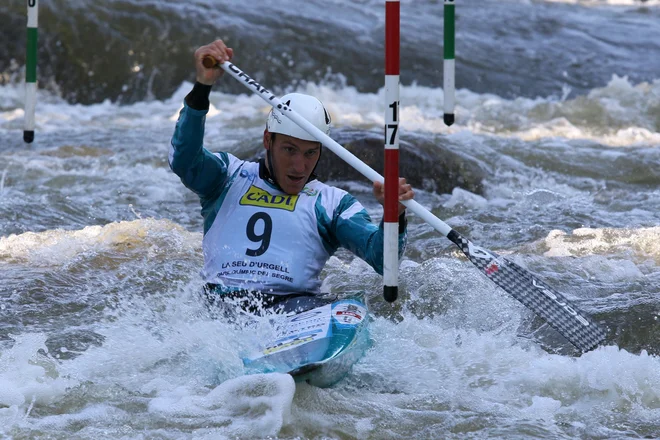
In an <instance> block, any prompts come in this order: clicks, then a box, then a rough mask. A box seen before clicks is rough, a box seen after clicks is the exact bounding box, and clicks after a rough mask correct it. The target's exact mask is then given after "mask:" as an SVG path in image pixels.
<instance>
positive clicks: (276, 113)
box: [267, 93, 330, 141]
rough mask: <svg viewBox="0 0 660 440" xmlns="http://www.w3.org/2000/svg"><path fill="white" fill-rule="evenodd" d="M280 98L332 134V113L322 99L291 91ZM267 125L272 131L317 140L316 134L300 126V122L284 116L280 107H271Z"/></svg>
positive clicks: (325, 131)
mask: <svg viewBox="0 0 660 440" xmlns="http://www.w3.org/2000/svg"><path fill="white" fill-rule="evenodd" d="M280 100H281V101H282V103H283V104H286V105H287V106H289V107H291V109H292V110H293V111H295V112H296V113H298V114H299V115H300V116H302V117H303V118H305V119H307V120H308V121H309V122H311V123H312V124H313V125H314V126H315V127H316V128H318V129H319V130H321V131H322V132H323V133H325V134H327V135H329V134H330V114H328V112H327V110H326V109H325V107H323V104H322V103H321V101H319V100H318V99H316V98H315V97H313V96H309V95H303V94H302V93H289V94H286V95H284V96H282V98H280ZM267 127H268V131H269V132H270V133H281V134H286V135H288V136H291V137H294V138H298V139H304V140H306V141H316V140H317V139H316V138H315V137H314V136H312V135H311V134H309V133H307V132H306V131H305V130H303V129H302V128H301V127H299V126H298V124H296V123H295V122H293V121H292V120H291V119H289V118H288V117H286V116H284V114H283V113H282V111H281V110H279V109H275V108H273V109H271V111H270V113H269V114H268V123H267Z"/></svg>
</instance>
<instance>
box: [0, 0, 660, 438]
mask: <svg viewBox="0 0 660 440" xmlns="http://www.w3.org/2000/svg"><path fill="white" fill-rule="evenodd" d="M12 3H13V4H11V5H9V6H7V5H2V6H0V22H2V23H3V25H2V26H1V27H2V29H0V37H2V39H3V41H15V42H18V44H13V43H12V44H6V45H2V48H0V438H3V439H4V438H7V439H36V438H49V439H224V438H227V439H233V438H244V439H254V438H281V439H294V438H305V439H307V438H310V439H363V438H368V439H409V438H415V439H428V438H457V439H459V438H460V439H462V438H475V439H477V438H478V439H482V438H506V439H527V438H542V439H570V438H588V439H636V438H658V437H660V358H659V357H658V356H660V133H658V132H659V131H660V3H658V2H657V1H655V0H650V1H647V2H635V1H632V0H611V1H609V2H606V1H596V0H594V1H567V2H559V1H556V2H541V1H523V0H510V1H495V0H486V1H466V2H464V1H460V2H457V29H458V33H457V45H456V46H457V49H456V50H457V62H456V63H457V68H456V74H457V78H456V83H457V92H456V102H457V106H456V123H455V124H454V125H453V126H451V127H446V126H445V125H444V124H443V122H442V119H443V98H444V95H443V90H442V2H438V1H423V0H420V1H412V0H410V1H404V2H403V3H402V6H401V8H402V9H401V10H402V52H401V53H402V58H401V63H402V68H401V75H402V76H401V81H402V87H401V129H402V132H401V139H402V142H403V141H406V142H408V143H409V144H410V145H411V148H414V147H415V145H417V144H420V143H425V144H427V145H434V146H436V147H437V153H436V158H437V160H438V161H441V160H442V159H443V157H444V156H445V155H446V154H449V153H451V154H454V155H456V156H458V157H460V158H461V161H462V163H464V164H470V165H471V166H473V167H476V168H478V169H479V170H481V172H482V173H483V178H482V179H480V182H478V183H479V185H477V186H478V187H479V189H478V190H477V189H475V188H476V187H477V186H470V187H469V188H470V189H472V190H471V191H470V190H468V189H466V188H468V186H463V188H461V187H460V185H459V186H458V187H456V188H454V189H451V190H448V191H438V192H434V191H432V190H431V189H432V186H426V187H425V188H419V189H418V191H417V200H418V201H419V202H420V203H421V204H422V205H423V206H425V207H426V208H428V209H430V210H431V211H432V212H433V213H434V214H435V215H436V216H438V217H439V218H440V219H442V220H444V221H445V222H447V223H448V224H450V225H451V226H452V227H453V228H455V229H456V230H457V231H459V232H460V233H461V234H464V235H465V236H467V237H469V238H470V239H472V240H473V241H474V242H475V243H476V244H479V245H481V246H484V247H486V248H488V249H491V250H493V251H495V252H498V253H500V254H502V255H506V256H507V257H509V258H511V259H513V260H514V261H516V262H517V263H518V264H520V265H521V266H523V267H525V268H527V269H528V270H530V271H532V272H534V273H535V274H537V275H538V276H539V277H540V278H541V279H543V280H544V281H546V282H547V283H548V284H550V285H551V286H552V287H554V288H555V289H557V290H558V291H560V292H562V293H563V294H564V295H565V296H566V297H567V298H569V299H570V300H571V301H573V302H574V303H575V304H576V305H577V306H578V307H580V308H581V309H582V310H584V311H586V312H587V313H589V314H590V315H591V316H592V317H593V318H594V319H595V320H596V321H597V322H599V323H600V324H601V325H603V326H604V327H605V328H607V331H608V337H607V340H606V342H605V344H604V346H602V347H599V348H597V349H596V350H593V351H591V352H589V353H586V354H582V355H580V354H579V353H577V352H576V351H575V350H574V349H573V348H572V347H571V346H570V345H569V344H568V343H567V342H566V341H565V340H563V338H562V337H561V336H559V335H558V334H557V333H556V332H554V330H552V329H551V328H549V326H547V325H546V324H544V323H543V322H542V321H540V320H539V319H535V317H534V315H533V314H531V312H529V311H528V310H527V309H526V308H525V307H524V306H522V305H521V304H519V303H518V302H517V301H516V300H515V299H513V298H512V297H511V296H510V295H509V294H507V293H506V292H504V291H503V290H500V289H498V288H497V287H496V286H495V285H494V284H493V283H491V282H490V281H489V280H488V279H486V277H485V276H483V275H482V274H481V273H479V272H478V271H477V270H476V269H475V268H474V266H473V265H472V264H471V263H470V262H469V261H467V260H466V259H465V257H464V256H462V254H461V253H460V251H459V249H458V248H456V246H454V245H453V244H452V243H451V242H449V241H448V240H447V239H446V238H444V237H443V236H441V235H440V234H438V233H437V232H435V231H434V230H433V229H432V228H430V227H429V226H427V225H426V224H424V223H423V222H422V221H421V220H420V219H419V218H417V217H416V216H415V215H409V221H410V226H409V243H408V248H407V250H406V254H405V257H404V259H403V261H402V263H401V273H400V283H401V289H400V291H401V292H400V300H399V301H397V303H395V304H394V306H390V305H389V304H387V303H385V302H384V301H383V299H382V294H381V291H382V278H381V277H380V276H378V275H377V274H376V273H374V272H373V271H372V270H371V269H370V268H369V266H367V265H366V263H364V262H362V261H361V260H359V259H355V258H353V256H352V254H350V253H348V252H347V251H340V252H338V253H337V254H336V255H335V256H334V257H332V258H331V259H330V261H329V263H328V265H327V267H326V269H325V270H324V272H323V277H324V283H323V290H324V291H325V292H334V293H339V294H341V293H342V292H347V291H353V290H365V291H366V294H367V297H368V300H369V304H370V308H371V311H372V323H371V327H370V329H371V337H372V339H373V346H372V348H371V349H370V350H369V351H368V352H367V353H366V355H365V356H364V357H363V359H362V360H361V361H360V362H359V363H358V364H356V365H355V367H354V368H353V370H352V372H351V373H350V375H349V376H348V377H346V378H345V379H344V380H342V381H341V382H339V383H338V384H337V385H335V386H334V387H332V388H329V389H319V388H315V387H311V386H308V385H305V384H298V385H296V384H294V383H293V381H292V379H291V378H290V377H289V376H286V375H263V376H244V375H243V367H242V362H241V353H242V352H243V351H244V349H245V348H246V347H248V346H250V344H251V343H252V342H254V340H255V339H256V338H260V337H264V335H263V334H261V332H265V331H266V330H265V329H264V328H260V327H259V328H256V329H254V331H250V332H246V331H240V330H239V329H237V328H236V327H234V326H231V325H228V324H226V323H223V322H222V321H219V320H214V319H212V318H211V317H210V316H209V314H208V312H207V310H206V309H205V307H204V305H203V303H202V301H201V299H200V296H199V292H200V288H201V286H202V284H203V283H202V280H201V279H200V277H199V270H200V268H201V265H202V255H201V239H202V218H201V215H200V213H199V203H198V200H197V198H196V196H195V195H194V194H192V193H191V192H190V191H188V190H187V189H186V188H184V187H183V185H182V184H181V183H180V181H179V179H178V178H177V177H176V176H175V175H174V174H173V173H172V172H171V171H170V170H169V167H168V164H167V152H168V146H169V140H170V136H171V135H172V132H173V129H174V124H175V121H176V118H177V115H178V111H179V110H180V108H181V105H182V101H183V98H184V96H185V95H186V94H187V93H188V91H189V90H190V88H191V87H192V83H191V81H193V79H194V77H193V72H192V68H193V67H192V62H191V58H192V52H193V50H194V49H195V48H196V47H197V46H199V45H201V44H204V43H207V42H209V41H211V40H212V39H213V38H215V37H222V38H225V39H226V40H227V41H228V43H229V45H231V46H234V47H235V48H236V52H237V56H236V58H235V60H234V61H235V62H236V64H237V65H238V66H239V67H240V68H242V69H243V70H245V71H246V72H247V73H249V74H251V75H252V76H254V77H255V78H257V79H258V80H260V82H261V84H263V85H265V86H266V87H269V88H271V89H272V90H275V91H277V92H279V93H283V92H286V91H294V90H295V91H300V92H304V93H309V94H313V95H316V96H317V97H319V98H320V99H321V100H322V101H323V102H325V103H326V105H327V107H328V109H329V111H330V113H331V115H332V119H333V136H336V137H341V138H342V139H348V140H349V141H359V140H360V139H363V138H366V137H372V138H373V137H380V136H382V125H383V119H384V108H383V107H384V94H383V90H382V84H383V46H382V44H383V43H382V41H383V23H384V6H383V3H384V2H381V1H375V0H361V1H349V0H331V1H323V2H321V1H320V0H315V1H309V2H299V1H294V0H286V1H282V2H265V1H255V2H254V4H252V3H253V2H249V3H250V4H249V5H248V4H247V3H248V2H236V1H214V0H195V1H192V2H185V3H184V2H179V1H174V0H152V1H148V2H142V1H137V0H122V1H120V0H103V1H94V2H92V1H83V0H75V1H66V2H65V1H63V0H62V1H55V0H54V1H52V2H42V5H41V6H42V10H41V12H42V15H41V19H40V25H41V27H42V29H41V31H40V32H41V34H40V42H41V43H40V67H39V72H40V86H41V88H40V91H39V94H38V105H37V117H36V119H37V128H36V139H35V142H34V143H33V144H31V145H26V144H24V143H23V141H22V130H23V116H24V113H23V108H24V89H23V86H22V83H21V80H22V75H23V73H22V72H23V71H22V68H23V66H24V53H23V52H24V43H25V40H24V39H25V37H24V33H25V11H24V9H25V5H24V4H19V3H21V2H12ZM5 23H7V26H5ZM211 104H212V107H211V110H210V112H209V115H208V118H207V130H206V147H207V148H209V149H210V150H213V151H218V150H224V151H229V152H231V153H233V154H236V155H238V156H241V157H251V156H252V155H253V154H255V153H257V152H259V151H260V145H259V139H260V137H261V134H262V132H263V128H264V124H265V119H266V115H267V111H268V107H267V106H266V104H265V103H264V102H263V101H262V100H261V99H260V98H258V97H256V96H251V95H249V94H248V93H247V90H245V89H242V88H241V86H240V85H239V84H236V83H235V82H234V80H232V79H231V78H229V77H227V78H225V79H224V80H223V82H222V84H221V85H218V86H216V87H215V89H214V91H213V93H212V94H211ZM331 154H332V153H331V152H329V151H325V152H324V155H328V156H329V155H331ZM401 155H402V157H403V156H405V155H406V150H405V149H404V148H402V150H401ZM433 160H434V158H433V157H431V159H429V161H433ZM429 163H430V162H429ZM430 166H431V165H429V167H430ZM377 171H379V172H382V170H377ZM406 172H407V173H408V174H409V175H412V174H421V175H424V174H425V173H428V170H425V169H419V168H417V169H404V170H402V174H405V173H406ZM429 178H431V179H433V178H436V179H442V176H429ZM331 183H333V184H336V185H338V186H341V187H343V188H346V189H349V190H350V191H351V192H353V193H354V194H355V195H356V197H358V198H359V199H360V200H361V201H362V202H363V203H364V205H365V206H366V207H367V209H368V210H369V212H370V213H371V214H372V216H373V218H374V220H380V217H381V215H382V210H381V208H380V206H379V205H378V204H377V203H376V202H375V201H374V200H373V199H372V198H371V194H370V185H369V182H367V181H365V180H360V179H351V180H343V179H341V178H336V177H335V178H333V180H332V182H331ZM472 183H474V182H472Z"/></svg>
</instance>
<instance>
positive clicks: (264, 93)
mask: <svg viewBox="0 0 660 440" xmlns="http://www.w3.org/2000/svg"><path fill="white" fill-rule="evenodd" d="M215 65H218V64H217V63H216V61H215V60H214V59H213V58H211V57H207V58H205V59H204V67H207V68H210V67H213V66H215ZM218 66H219V67H220V68H222V69H223V70H224V71H225V72H227V73H228V74H229V75H231V76H232V77H234V78H235V79H237V80H238V81H240V82H241V83H242V84H243V85H244V86H245V87H247V88H248V89H250V90H252V91H253V92H254V93H256V94H257V95H258V96H260V97H261V99H263V100H264V101H266V102H267V103H268V104H269V105H271V106H273V107H275V108H277V109H278V110H281V111H282V113H284V114H285V115H286V116H287V117H289V118H290V119H291V120H292V121H293V122H295V123H296V124H298V125H299V126H300V127H302V128H303V129H304V130H305V131H307V132H308V133H309V134H311V135H312V136H314V137H315V138H316V139H318V140H319V141H320V142H321V143H322V144H323V145H324V146H326V147H328V148H329V149H330V150H331V151H332V152H333V153H335V154H336V155H337V156H339V157H340V158H341V159H343V160H344V161H345V162H346V163H348V164H349V165H350V166H352V167H353V168H355V169H356V170H357V171H358V172H359V173H361V174H362V175H363V176H364V177H366V178H367V179H369V180H371V181H372V182H383V181H384V179H383V176H381V175H380V174H378V173H377V172H376V171H374V169H373V168H371V167H370V166H369V165H367V164H365V163H364V162H362V161H361V160H360V159H358V158H357V157H356V156H355V155H354V154H353V153H351V152H350V151H348V150H346V148H344V147H342V146H341V145H339V144H338V143H337V142H335V141H334V140H333V139H332V138H331V137H330V136H328V135H327V134H325V133H323V132H322V131H321V130H319V129H318V128H316V127H315V126H314V125H313V124H312V123H311V122H309V121H308V120H307V119H305V118H303V117H302V116H300V115H299V114H298V113H296V112H294V111H293V110H292V109H290V108H288V107H287V106H286V105H285V104H283V103H282V101H280V99H279V98H278V97H277V96H275V94H273V93H272V92H271V91H270V90H268V89H266V88H265V87H263V86H262V85H261V84H259V83H258V82H256V81H255V80H254V79H252V78H251V77H250V76H249V75H247V74H246V73H245V72H243V71H242V70H241V69H239V68H238V67H236V65H234V64H232V63H230V62H229V61H225V62H224V63H222V64H220V65H218ZM401 203H402V204H404V205H405V206H406V208H408V209H410V211H412V212H414V213H415V214H416V215H417V216H419V217H420V218H421V219H422V220H424V221H425V222H427V223H428V224H429V225H431V226H432V227H433V228H434V229H436V230H437V231H438V232H440V233H441V234H442V235H444V236H445V237H446V236H447V235H448V234H449V232H451V227H450V226H449V225H448V224H447V223H445V222H443V221H442V220H440V219H439V218H437V217H436V216H435V215H433V214H432V213H431V212H430V211H429V210H427V209H426V208H424V207H423V206H422V205H420V204H419V203H417V202H416V201H415V200H402V201H401Z"/></svg>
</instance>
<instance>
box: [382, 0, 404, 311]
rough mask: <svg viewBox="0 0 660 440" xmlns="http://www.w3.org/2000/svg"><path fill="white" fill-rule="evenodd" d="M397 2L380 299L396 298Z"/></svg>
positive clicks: (389, 50) (391, 5)
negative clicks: (381, 296)
mask: <svg viewBox="0 0 660 440" xmlns="http://www.w3.org/2000/svg"><path fill="white" fill-rule="evenodd" d="M399 47H400V2H399V0H387V1H386V2H385V127H384V128H385V204H384V206H383V210H384V213H383V226H384V228H385V231H384V232H385V236H384V240H383V244H384V249H383V297H384V298H385V300H386V301H388V302H394V301H396V299H397V297H398V296H399V63H400V52H399Z"/></svg>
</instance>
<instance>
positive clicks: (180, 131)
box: [168, 101, 229, 198]
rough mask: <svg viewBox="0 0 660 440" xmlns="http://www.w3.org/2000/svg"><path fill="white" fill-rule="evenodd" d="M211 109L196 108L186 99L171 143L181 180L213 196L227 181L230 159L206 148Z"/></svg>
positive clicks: (171, 156)
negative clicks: (208, 119) (205, 137)
mask: <svg viewBox="0 0 660 440" xmlns="http://www.w3.org/2000/svg"><path fill="white" fill-rule="evenodd" d="M207 112H208V109H204V110H196V109H194V108H191V107H190V106H188V103H187V102H185V101H184V104H183V109H181V112H180V113H179V119H178V121H177V123H176V128H175V129H174V135H173V136H172V142H171V144H170V152H169V157H168V159H169V164H170V168H171V169H172V171H174V173H175V174H176V175H177V176H179V178H180V179H181V182H183V184H184V185H185V186H186V187H187V188H189V189H190V190H192V191H193V192H195V193H196V194H197V195H198V196H199V197H200V198H209V197H212V196H213V194H215V193H217V192H218V191H220V190H221V189H222V187H223V186H224V184H225V182H226V180H227V169H228V166H229V158H228V156H227V154H226V153H219V154H218V155H215V154H213V153H211V152H210V151H208V150H206V149H205V148H204V145H203V142H204V123H205V121H206V113H207Z"/></svg>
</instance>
